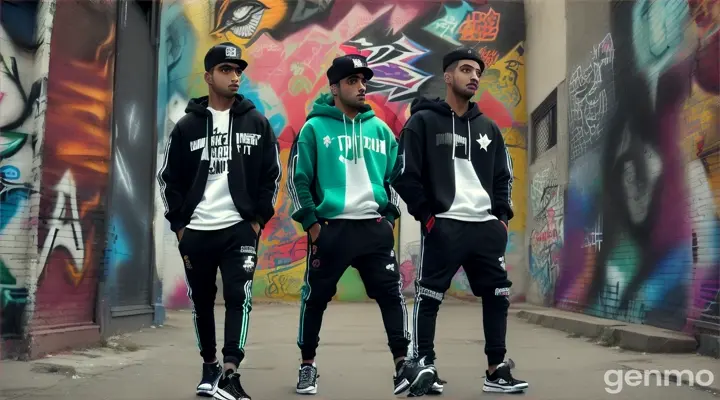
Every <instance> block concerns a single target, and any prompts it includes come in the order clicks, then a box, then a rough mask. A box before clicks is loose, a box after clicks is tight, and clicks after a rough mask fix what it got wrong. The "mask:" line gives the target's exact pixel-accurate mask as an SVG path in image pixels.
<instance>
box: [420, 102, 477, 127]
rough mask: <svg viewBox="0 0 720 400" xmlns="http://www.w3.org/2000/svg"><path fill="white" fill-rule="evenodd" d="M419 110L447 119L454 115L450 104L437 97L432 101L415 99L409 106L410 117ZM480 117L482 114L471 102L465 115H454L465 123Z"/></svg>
mask: <svg viewBox="0 0 720 400" xmlns="http://www.w3.org/2000/svg"><path fill="white" fill-rule="evenodd" d="M421 110H432V111H434V112H436V113H438V114H440V115H445V116H448V117H450V116H452V115H454V112H453V110H452V108H450V104H448V103H446V102H445V100H443V99H441V98H439V97H436V98H434V99H429V98H427V97H423V96H418V97H416V98H415V100H413V101H412V103H411V104H410V115H412V114H415V113H416V112H418V111H421ZM481 115H482V112H480V109H479V108H478V105H477V103H475V102H473V101H471V102H470V104H469V106H468V109H467V111H465V114H463V115H456V117H458V118H460V119H461V120H463V121H465V120H472V119H475V118H477V117H479V116H481Z"/></svg>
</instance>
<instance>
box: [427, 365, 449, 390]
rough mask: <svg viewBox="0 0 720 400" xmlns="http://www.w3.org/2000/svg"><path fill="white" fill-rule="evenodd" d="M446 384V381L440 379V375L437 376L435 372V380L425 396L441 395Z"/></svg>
mask: <svg viewBox="0 0 720 400" xmlns="http://www.w3.org/2000/svg"><path fill="white" fill-rule="evenodd" d="M446 383H447V381H444V380H442V379H440V375H438V373H437V370H435V380H434V381H433V384H432V386H431V387H430V389H429V390H428V392H427V394H430V395H441V394H442V392H443V390H444V389H445V384H446Z"/></svg>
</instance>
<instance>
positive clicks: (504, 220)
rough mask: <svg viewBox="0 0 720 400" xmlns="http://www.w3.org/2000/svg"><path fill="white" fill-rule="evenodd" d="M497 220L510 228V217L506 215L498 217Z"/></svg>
mask: <svg viewBox="0 0 720 400" xmlns="http://www.w3.org/2000/svg"><path fill="white" fill-rule="evenodd" d="M497 219H499V220H500V221H502V222H503V223H504V224H505V226H508V217H507V215H506V214H500V215H497Z"/></svg>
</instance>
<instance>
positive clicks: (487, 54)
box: [479, 47, 500, 68]
mask: <svg viewBox="0 0 720 400" xmlns="http://www.w3.org/2000/svg"><path fill="white" fill-rule="evenodd" d="M479 53H480V58H482V60H483V62H484V63H485V68H490V66H491V65H493V64H495V62H496V61H497V60H498V58H499V57H500V54H499V53H498V51H497V50H493V49H488V48H487V47H483V48H482V49H480V51H479Z"/></svg>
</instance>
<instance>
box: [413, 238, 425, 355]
mask: <svg viewBox="0 0 720 400" xmlns="http://www.w3.org/2000/svg"><path fill="white" fill-rule="evenodd" d="M424 259H425V235H424V234H422V233H421V234H420V263H419V265H418V267H417V274H416V276H415V306H414V307H413V332H412V344H413V358H417V357H418V355H419V350H418V311H420V302H421V301H422V298H421V297H420V291H419V290H417V288H418V286H420V278H421V277H422V269H423V263H424Z"/></svg>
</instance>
